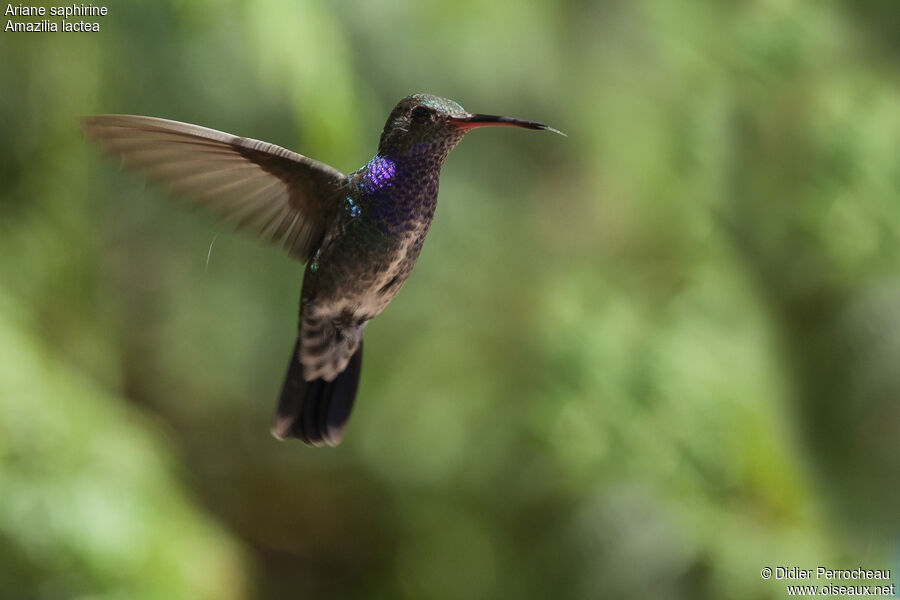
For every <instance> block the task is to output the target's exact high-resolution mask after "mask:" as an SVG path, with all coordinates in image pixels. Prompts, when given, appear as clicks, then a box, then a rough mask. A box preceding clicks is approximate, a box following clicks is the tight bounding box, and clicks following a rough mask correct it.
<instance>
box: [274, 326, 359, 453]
mask: <svg viewBox="0 0 900 600" xmlns="http://www.w3.org/2000/svg"><path fill="white" fill-rule="evenodd" d="M299 351H300V340H299V339H298V340H297V343H296V344H295V345H294V352H293V354H292V355H291V363H290V365H289V366H288V372H287V376H286V377H285V379H284V385H283V386H282V388H281V399H280V400H279V401H278V410H277V411H276V412H275V420H274V422H273V424H272V435H274V436H275V437H276V438H278V439H280V440H283V439H286V438H289V437H294V438H297V439H299V440H300V441H302V442H303V443H305V444H309V445H310V446H324V445H328V446H337V445H338V444H340V443H341V439H342V438H343V437H344V428H345V427H346V426H347V420H348V419H349V418H350V411H351V410H352V409H353V400H354V398H356V389H357V387H358V386H359V374H360V371H361V369H362V340H360V343H359V347H358V348H357V349H356V352H355V353H354V354H353V356H352V357H351V358H350V362H348V363H347V368H346V369H344V370H343V371H342V372H341V373H339V374H338V376H337V377H335V378H334V381H325V380H324V379H313V380H312V381H306V380H304V379H303V366H302V365H301V364H300V356H299Z"/></svg>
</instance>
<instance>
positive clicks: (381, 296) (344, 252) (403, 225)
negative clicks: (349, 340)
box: [303, 156, 440, 323]
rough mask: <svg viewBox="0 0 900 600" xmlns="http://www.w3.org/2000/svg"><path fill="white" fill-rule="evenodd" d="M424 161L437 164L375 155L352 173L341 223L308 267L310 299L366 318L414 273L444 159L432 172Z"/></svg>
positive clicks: (329, 308) (344, 313) (344, 314)
mask: <svg viewBox="0 0 900 600" xmlns="http://www.w3.org/2000/svg"><path fill="white" fill-rule="evenodd" d="M423 166H424V167H427V166H430V165H408V164H398V162H397V161H394V160H391V159H389V158H386V157H381V156H376V157H375V158H373V159H372V160H371V161H370V162H369V163H368V164H366V165H365V166H364V167H363V168H362V169H360V170H359V171H357V172H356V173H354V174H352V175H351V176H350V181H349V185H348V191H347V195H346V197H345V198H344V199H343V206H342V210H341V212H340V215H339V218H338V222H337V223H336V225H335V227H334V228H333V230H332V231H331V232H329V235H327V236H326V239H325V240H324V241H323V244H322V247H321V248H320V249H319V252H318V253H317V255H316V256H315V257H314V258H313V260H312V261H311V262H310V264H309V265H308V267H307V273H306V276H305V278H304V285H303V290H304V292H303V296H304V298H305V302H307V303H308V304H314V305H316V307H317V308H316V310H317V311H325V310H327V311H328V312H330V313H333V314H336V315H342V316H341V317H340V318H341V319H344V320H348V321H350V322H354V321H355V322H359V323H365V321H368V320H369V319H371V318H372V317H374V316H375V315H377V314H378V313H380V312H381V311H382V310H384V308H385V307H386V306H387V305H388V303H390V301H391V300H392V299H393V298H394V296H396V294H397V292H398V291H400V288H401V287H402V286H403V284H404V282H405V281H406V279H407V278H408V277H409V274H410V272H411V271H412V269H413V266H414V265H415V262H416V259H417V258H418V256H419V252H420V251H421V249H422V244H423V243H424V241H425V235H426V234H427V233H428V228H429V226H430V225H431V220H432V218H433V217H434V210H435V207H436V205H437V194H438V175H439V170H440V164H437V165H435V166H436V169H434V170H433V171H434V172H433V173H432V169H429V168H423ZM309 308H310V309H311V310H312V309H313V306H309ZM336 318H337V317H336Z"/></svg>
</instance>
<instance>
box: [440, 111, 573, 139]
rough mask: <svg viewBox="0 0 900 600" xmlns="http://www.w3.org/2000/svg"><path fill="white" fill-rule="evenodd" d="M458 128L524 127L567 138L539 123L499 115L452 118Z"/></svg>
mask: <svg viewBox="0 0 900 600" xmlns="http://www.w3.org/2000/svg"><path fill="white" fill-rule="evenodd" d="M450 121H452V122H453V123H454V124H455V125H456V126H457V127H459V128H460V129H475V128H476V127H491V126H493V127H522V128H524V129H539V130H541V131H552V132H553V133H558V134H559V135H562V136H565V135H566V134H564V133H563V132H562V131H560V130H559V129H555V128H553V127H550V126H549V125H545V124H543V123H538V122H537V121H526V120H525V119H514V118H512V117H498V116H497V115H479V114H474V115H473V114H469V115H463V116H461V117H450Z"/></svg>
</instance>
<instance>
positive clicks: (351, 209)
mask: <svg viewBox="0 0 900 600" xmlns="http://www.w3.org/2000/svg"><path fill="white" fill-rule="evenodd" d="M344 205H345V206H346V208H347V212H348V213H349V214H350V216H351V217H358V216H359V215H361V214H362V209H361V208H360V207H359V204H357V203H356V201H354V200H353V198H351V197H350V196H347V197H346V198H344Z"/></svg>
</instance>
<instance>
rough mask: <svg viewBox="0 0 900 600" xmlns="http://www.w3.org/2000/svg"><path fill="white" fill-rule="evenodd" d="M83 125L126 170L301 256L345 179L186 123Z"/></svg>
mask: <svg viewBox="0 0 900 600" xmlns="http://www.w3.org/2000/svg"><path fill="white" fill-rule="evenodd" d="M83 127H84V131H85V133H87V135H88V136H89V137H91V138H93V139H94V140H96V141H97V142H99V143H100V144H101V145H102V146H103V148H104V149H105V150H106V151H107V152H109V153H111V154H118V155H119V156H121V157H122V163H123V164H124V165H125V166H126V167H127V168H131V169H136V170H140V171H143V172H144V173H145V174H146V175H147V177H148V178H149V179H151V180H153V181H158V182H160V183H163V184H165V185H166V186H167V187H168V188H169V190H170V191H172V192H173V193H175V194H177V195H181V196H185V197H187V198H189V199H190V200H192V201H193V202H194V203H195V204H196V205H197V206H201V207H205V208H209V209H210V210H212V211H213V212H214V213H216V214H217V215H218V216H219V217H220V218H221V219H224V220H226V221H229V222H232V223H234V224H235V226H236V228H237V229H239V230H244V231H249V232H251V233H253V234H255V235H256V236H257V237H259V238H261V239H263V240H265V241H267V242H271V243H274V244H280V245H283V246H284V247H285V249H286V250H287V251H288V252H289V253H290V254H291V255H293V256H295V257H297V258H298V259H300V260H304V261H305V260H308V259H309V257H310V254H311V253H312V252H313V251H314V250H315V247H316V246H317V245H318V244H319V242H320V240H321V238H322V233H323V231H324V230H325V228H326V226H327V224H328V223H329V222H330V221H331V220H332V219H333V218H334V217H335V214H336V211H337V210H338V209H339V207H340V202H339V198H340V197H341V192H342V189H343V187H344V186H345V185H346V182H347V177H346V175H344V174H343V173H341V172H340V171H338V170H336V169H333V168H332V167H329V166H328V165H326V164H323V163H320V162H318V161H315V160H312V159H310V158H307V157H305V156H301V155H300V154H297V153H296V152H291V151H290V150H286V149H284V148H281V147H280V146H276V145H274V144H268V143H266V142H260V141H257V140H252V139H247V138H242V137H236V136H233V135H229V134H227V133H223V132H221V131H216V130H214V129H207V128H206V127H199V126H197V125H190V124H188V123H179V122H178V121H169V120H166V119H157V118H154V117H139V116H132V115H98V116H92V117H86V118H85V119H84V121H83Z"/></svg>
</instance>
